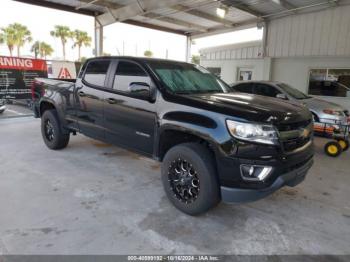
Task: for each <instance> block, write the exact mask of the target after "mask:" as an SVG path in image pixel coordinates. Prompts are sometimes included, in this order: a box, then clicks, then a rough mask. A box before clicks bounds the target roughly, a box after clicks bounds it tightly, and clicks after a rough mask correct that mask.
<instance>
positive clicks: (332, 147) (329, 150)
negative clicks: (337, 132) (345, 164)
mask: <svg viewBox="0 0 350 262" xmlns="http://www.w3.org/2000/svg"><path fill="white" fill-rule="evenodd" d="M324 151H325V152H326V154H327V155H328V156H331V157H337V156H339V155H340V154H341V152H342V151H343V149H342V147H341V146H340V144H339V143H338V142H337V141H331V142H328V143H327V144H326V145H325V146H324Z"/></svg>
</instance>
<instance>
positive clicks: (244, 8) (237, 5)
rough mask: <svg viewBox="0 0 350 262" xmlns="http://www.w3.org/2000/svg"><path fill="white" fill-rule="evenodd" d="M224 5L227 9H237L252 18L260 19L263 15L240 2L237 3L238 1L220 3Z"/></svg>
mask: <svg viewBox="0 0 350 262" xmlns="http://www.w3.org/2000/svg"><path fill="white" fill-rule="evenodd" d="M221 2H222V3H223V4H224V5H227V6H229V7H232V8H235V9H238V10H240V11H243V12H246V13H248V14H250V15H252V16H255V17H261V16H262V15H263V14H262V13H260V12H258V11H255V10H253V9H252V8H251V7H250V6H249V5H247V4H245V3H243V2H242V1H238V0H223V1H221Z"/></svg>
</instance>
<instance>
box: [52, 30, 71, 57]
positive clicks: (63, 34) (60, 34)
mask: <svg viewBox="0 0 350 262" xmlns="http://www.w3.org/2000/svg"><path fill="white" fill-rule="evenodd" d="M50 34H51V36H53V37H56V38H59V39H61V43H62V52H63V60H66V44H67V41H68V39H69V38H72V35H73V34H72V31H71V30H70V29H69V27H68V26H63V25H56V26H55V29H54V30H52V31H51V32H50Z"/></svg>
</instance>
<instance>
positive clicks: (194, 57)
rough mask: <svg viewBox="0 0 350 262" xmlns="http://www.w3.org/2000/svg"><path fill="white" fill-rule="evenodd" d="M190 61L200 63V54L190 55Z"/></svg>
mask: <svg viewBox="0 0 350 262" xmlns="http://www.w3.org/2000/svg"><path fill="white" fill-rule="evenodd" d="M191 63H193V64H196V65H199V63H200V56H199V55H192V58H191Z"/></svg>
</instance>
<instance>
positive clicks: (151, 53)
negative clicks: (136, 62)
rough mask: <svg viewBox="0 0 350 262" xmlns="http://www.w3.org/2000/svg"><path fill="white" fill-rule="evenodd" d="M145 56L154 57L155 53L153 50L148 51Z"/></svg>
mask: <svg viewBox="0 0 350 262" xmlns="http://www.w3.org/2000/svg"><path fill="white" fill-rule="evenodd" d="M143 55H144V56H146V57H152V56H153V52H152V51H151V50H146V51H145V52H144V53H143Z"/></svg>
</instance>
